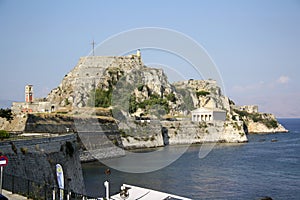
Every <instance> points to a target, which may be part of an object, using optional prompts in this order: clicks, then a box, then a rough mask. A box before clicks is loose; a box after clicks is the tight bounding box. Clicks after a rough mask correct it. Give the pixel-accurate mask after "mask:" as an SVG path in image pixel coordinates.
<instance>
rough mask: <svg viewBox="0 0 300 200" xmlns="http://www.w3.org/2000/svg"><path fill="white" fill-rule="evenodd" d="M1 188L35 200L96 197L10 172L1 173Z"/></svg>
mask: <svg viewBox="0 0 300 200" xmlns="http://www.w3.org/2000/svg"><path fill="white" fill-rule="evenodd" d="M3 189H5V190H8V191H11V192H12V193H13V194H20V195H22V196H25V197H27V198H28V199H36V200H56V199H60V195H61V196H62V197H63V198H62V199H63V200H92V199H97V197H91V196H88V195H84V194H78V193H76V192H73V191H69V190H61V189H59V188H58V187H57V186H53V185H49V184H47V183H39V182H36V181H33V180H29V179H26V178H23V177H18V176H15V175H11V174H6V173H4V174H3Z"/></svg>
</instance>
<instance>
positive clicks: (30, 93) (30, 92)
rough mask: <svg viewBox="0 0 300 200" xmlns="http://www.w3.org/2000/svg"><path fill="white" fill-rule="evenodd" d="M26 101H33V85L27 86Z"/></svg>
mask: <svg viewBox="0 0 300 200" xmlns="http://www.w3.org/2000/svg"><path fill="white" fill-rule="evenodd" d="M25 102H26V103H32V102H33V85H26V86H25Z"/></svg>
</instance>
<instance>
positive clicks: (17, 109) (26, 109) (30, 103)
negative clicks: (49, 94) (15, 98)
mask: <svg viewBox="0 0 300 200" xmlns="http://www.w3.org/2000/svg"><path fill="white" fill-rule="evenodd" d="M11 110H12V112H13V113H15V114H20V113H37V112H52V111H54V110H55V107H54V105H52V104H51V102H48V101H45V100H44V99H34V92H33V85H30V84H29V85H26V86H25V102H13V103H12V107H11Z"/></svg>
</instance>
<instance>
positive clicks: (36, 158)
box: [0, 134, 85, 194]
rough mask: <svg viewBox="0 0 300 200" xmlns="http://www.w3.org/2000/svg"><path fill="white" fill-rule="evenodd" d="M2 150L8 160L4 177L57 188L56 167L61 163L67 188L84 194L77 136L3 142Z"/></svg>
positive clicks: (1, 143) (0, 150)
mask: <svg viewBox="0 0 300 200" xmlns="http://www.w3.org/2000/svg"><path fill="white" fill-rule="evenodd" d="M0 146H1V149H0V152H1V154H3V155H6V156H7V157H8V160H9V161H8V165H7V166H6V167H5V168H4V173H5V174H11V175H14V176H17V177H21V178H25V179H29V180H33V181H35V182H38V183H42V184H43V183H46V184H49V185H52V186H55V187H57V181H56V171H55V165H56V164H58V163H59V164H61V165H62V167H63V170H64V174H65V180H69V182H67V183H66V184H67V186H66V187H68V189H70V190H73V191H74V192H76V193H81V194H85V186H84V182H83V175H82V169H81V163H80V160H79V151H78V145H77V138H76V135H74V134H69V135H63V136H59V137H50V138H40V139H31V140H16V141H7V142H0Z"/></svg>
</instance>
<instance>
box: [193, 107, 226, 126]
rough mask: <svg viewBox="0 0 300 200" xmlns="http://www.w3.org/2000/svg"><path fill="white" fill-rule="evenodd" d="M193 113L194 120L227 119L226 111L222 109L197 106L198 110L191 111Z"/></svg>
mask: <svg viewBox="0 0 300 200" xmlns="http://www.w3.org/2000/svg"><path fill="white" fill-rule="evenodd" d="M191 113H192V121H194V122H201V121H205V122H208V121H214V120H219V121H225V119H226V111H224V110H221V109H217V108H214V109H211V108H204V107H201V108H197V109H196V110H193V111H191Z"/></svg>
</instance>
